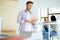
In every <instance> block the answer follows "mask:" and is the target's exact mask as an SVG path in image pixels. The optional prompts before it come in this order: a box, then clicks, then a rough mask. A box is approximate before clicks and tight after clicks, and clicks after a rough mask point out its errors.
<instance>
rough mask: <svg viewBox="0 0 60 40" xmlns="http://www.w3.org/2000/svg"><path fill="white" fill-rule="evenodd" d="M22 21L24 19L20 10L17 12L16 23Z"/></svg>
mask: <svg viewBox="0 0 60 40" xmlns="http://www.w3.org/2000/svg"><path fill="white" fill-rule="evenodd" d="M24 22H25V20H24V19H23V13H22V12H20V13H19V14H18V18H17V23H24Z"/></svg>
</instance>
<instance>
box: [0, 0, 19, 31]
mask: <svg viewBox="0 0 60 40" xmlns="http://www.w3.org/2000/svg"><path fill="white" fill-rule="evenodd" d="M17 8H18V2H17V1H9V0H6V1H4V0H0V17H2V19H3V23H2V30H4V31H12V30H16V26H17V23H16V20H17V11H18V9H17Z"/></svg>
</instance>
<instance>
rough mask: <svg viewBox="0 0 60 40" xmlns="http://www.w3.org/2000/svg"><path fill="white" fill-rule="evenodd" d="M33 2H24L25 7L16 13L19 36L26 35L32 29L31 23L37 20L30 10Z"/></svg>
mask: <svg viewBox="0 0 60 40" xmlns="http://www.w3.org/2000/svg"><path fill="white" fill-rule="evenodd" d="M32 5H33V2H32V1H27V2H26V9H25V10H23V11H21V12H20V13H19V15H18V20H17V22H18V24H20V28H19V31H20V36H24V37H28V36H30V35H31V33H32V31H33V24H35V22H36V21H37V18H36V17H34V16H33V14H32V12H31V11H30V10H31V8H32Z"/></svg>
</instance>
